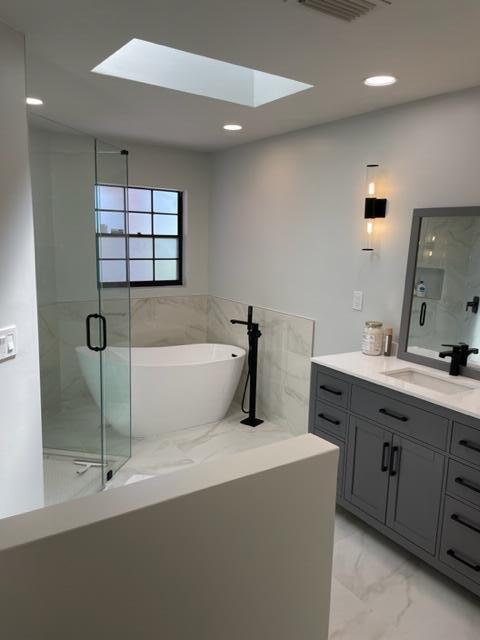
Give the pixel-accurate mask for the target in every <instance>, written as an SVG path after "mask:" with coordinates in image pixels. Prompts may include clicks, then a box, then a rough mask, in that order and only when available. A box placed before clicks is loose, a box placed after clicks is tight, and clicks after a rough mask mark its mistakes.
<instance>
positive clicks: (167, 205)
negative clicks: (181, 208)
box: [153, 191, 178, 213]
mask: <svg viewBox="0 0 480 640" xmlns="http://www.w3.org/2000/svg"><path fill="white" fill-rule="evenodd" d="M153 210H154V211H157V212H158V213H178V193H177V192H176V191H154V192H153Z"/></svg>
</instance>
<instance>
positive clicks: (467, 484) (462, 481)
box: [455, 477, 480, 493]
mask: <svg viewBox="0 0 480 640" xmlns="http://www.w3.org/2000/svg"><path fill="white" fill-rule="evenodd" d="M455 482H456V483H457V484H461V485H462V487H466V488H467V489H471V490H472V491H475V492H476V493H480V487H477V486H475V485H474V484H472V483H471V482H468V480H465V478H460V477H457V478H455Z"/></svg>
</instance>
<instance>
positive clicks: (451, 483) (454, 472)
mask: <svg viewBox="0 0 480 640" xmlns="http://www.w3.org/2000/svg"><path fill="white" fill-rule="evenodd" d="M447 493H449V494H451V495H454V496H459V497H460V498H463V499H464V500H468V501H469V502H472V503H473V504H475V505H477V506H478V507H480V471H478V470H477V469H472V467H467V465H465V464H462V463H461V462H455V461H454V460H450V464H449V465H448V479H447Z"/></svg>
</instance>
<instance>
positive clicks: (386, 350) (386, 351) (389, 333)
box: [383, 327, 393, 356]
mask: <svg viewBox="0 0 480 640" xmlns="http://www.w3.org/2000/svg"><path fill="white" fill-rule="evenodd" d="M392 345H393V329H392V327H387V328H386V329H385V339H384V345H383V355H384V356H391V355H392Z"/></svg>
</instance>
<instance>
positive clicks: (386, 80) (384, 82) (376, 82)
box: [363, 75, 397, 87]
mask: <svg viewBox="0 0 480 640" xmlns="http://www.w3.org/2000/svg"><path fill="white" fill-rule="evenodd" d="M396 81H397V79H396V78H395V76H388V75H386V76H371V77H370V78H366V79H365V80H364V81H363V84H366V85H367V87H388V86H389V85H391V84H395V83H396Z"/></svg>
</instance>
